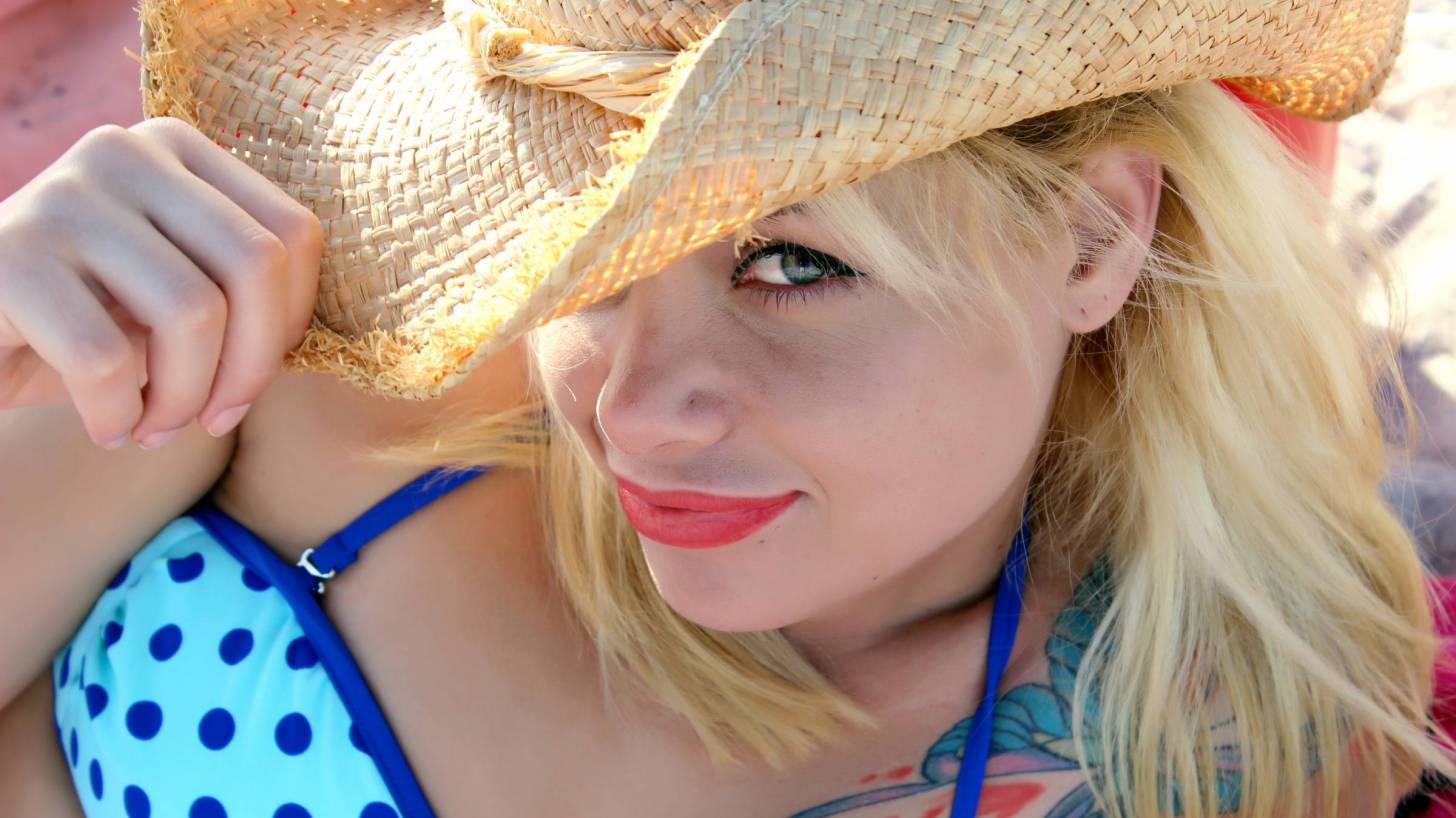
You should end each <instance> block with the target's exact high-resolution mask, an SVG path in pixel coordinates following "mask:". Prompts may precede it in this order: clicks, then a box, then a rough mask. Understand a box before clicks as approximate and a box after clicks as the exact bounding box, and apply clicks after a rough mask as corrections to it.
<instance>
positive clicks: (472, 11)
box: [444, 0, 680, 119]
mask: <svg viewBox="0 0 1456 818" xmlns="http://www.w3.org/2000/svg"><path fill="white" fill-rule="evenodd" d="M444 11H445V19H446V20H448V21H449V22H451V23H453V24H454V25H455V27H456V28H457V29H459V31H460V37H461V39H462V41H463V42H464V43H465V47H466V49H467V50H468V51H469V52H470V53H471V54H472V55H473V56H475V57H478V58H479V60H480V68H481V72H482V73H483V74H485V75H486V76H488V77H509V78H511V79H513V80H515V81H517V82H522V83H526V84H527V85H538V86H541V87H542V88H549V89H551V90H553V91H565V92H568V93H572V94H579V95H581V96H583V97H586V98H587V99H590V100H591V101H592V102H595V103H596V104H598V105H600V106H602V107H603V108H609V109H611V110H613V111H617V112H619V113H623V114H627V115H629V116H633V117H637V118H639V119H644V118H646V117H647V115H648V114H650V113H652V111H653V110H655V109H656V107H657V104H658V102H659V101H660V97H659V96H657V92H658V90H660V89H661V88H662V85H663V81H664V80H665V79H666V77H667V75H668V72H669V69H670V68H671V66H672V61H673V59H674V58H676V57H677V56H678V54H679V53H680V52H677V51H669V50H664V49H650V50H649V49H638V50H631V51H595V50H592V49H589V48H582V47H580V46H574V45H556V44H553V43H538V42H532V41H531V40H530V37H531V32H530V31H528V30H526V29H524V28H517V27H515V26H511V25H510V24H508V23H507V22H506V21H505V20H504V19H502V18H501V16H500V14H499V13H498V12H497V11H496V10H495V9H494V8H493V7H491V6H490V5H489V3H488V2H487V3H485V4H482V3H480V2H478V0H445V4H444Z"/></svg>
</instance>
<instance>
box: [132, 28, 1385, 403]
mask: <svg viewBox="0 0 1456 818" xmlns="http://www.w3.org/2000/svg"><path fill="white" fill-rule="evenodd" d="M1065 5H1066V8H1065V9H1064V10H1063V11H1062V13H1060V14H1057V13H1052V12H1051V11H1050V10H1048V9H1040V10H1038V11H1035V12H1029V11H1028V7H1027V5H1026V4H1024V3H1020V2H1004V3H994V2H976V3H969V2H966V3H956V2H949V3H947V2H924V3H834V4H830V3H827V2H823V1H822V0H759V1H758V2H744V3H741V4H739V5H737V6H736V7H734V8H733V9H732V10H731V11H730V12H729V13H727V14H726V15H725V16H723V17H722V19H721V20H720V21H719V22H718V24H717V25H716V27H714V28H713V30H712V32H711V33H710V34H709V35H708V36H707V37H705V38H704V39H702V40H700V41H698V42H696V43H693V44H692V45H691V46H690V47H688V48H687V49H684V50H683V51H682V52H681V53H679V54H678V55H677V57H676V58H675V59H674V60H673V61H672V65H671V66H670V67H669V69H668V70H667V72H666V76H665V79H664V82H663V86H662V89H661V91H660V92H659V93H660V95H661V100H660V102H659V104H658V105H657V107H655V109H654V110H653V111H652V112H651V113H650V114H648V115H647V116H646V117H645V119H643V120H641V121H639V120H637V119H634V118H632V117H629V116H626V115H624V114H619V113H616V112H614V111H610V110H607V109H605V108H602V107H600V106H599V105H597V104H596V103H594V102H592V101H590V100H588V99H586V98H584V97H581V96H577V95H575V94H571V93H565V92H560V91H552V90H545V89H542V88H538V87H534V86H531V85H526V84H523V83H519V82H516V81H514V80H511V79H509V78H505V77H488V76H486V75H484V74H483V73H481V71H480V70H479V63H478V58H477V57H476V56H474V55H472V54H470V53H468V52H467V51H466V49H465V48H464V47H463V46H462V44H461V42H460V38H459V35H458V33H457V31H456V30H455V28H454V27H453V26H451V25H449V24H448V23H446V21H445V20H444V18H443V15H442V13H441V10H440V7H439V6H438V5H437V4H434V3H430V2H419V1H417V0H388V2H374V3H371V4H367V7H364V4H348V5H341V4H338V3H336V2H333V1H332V0H295V2H291V3H290V2H285V1H284V0H233V2H227V3H216V2H209V1H208V0H145V2H143V4H142V8H141V12H142V19H143V23H144V28H145V31H146V32H147V33H148V36H147V40H148V41H147V42H146V43H145V51H144V53H143V66H144V70H145V71H146V80H145V82H144V88H143V92H144V99H145V105H146V114H147V115H148V116H158V115H172V116H178V117H181V118H183V119H186V120H188V121H189V122H191V123H193V124H194V125H195V126H197V127H198V128H199V130H201V131H203V132H204V133H206V134H207V135H208V136H210V137H212V138H213V139H215V140H216V141H217V142H218V143H219V144H221V145H223V146H224V147H227V148H229V149H230V150H232V151H233V152H234V153H235V154H236V155H238V156H239V157H240V158H241V159H243V161H245V162H247V163H248V164H250V165H251V166H253V167H254V168H256V169H258V170H259V171H260V172H262V173H263V174H264V175H265V176H267V177H268V178H270V179H271V180H273V181H274V182H275V183H276V184H278V185H279V186H280V187H282V188H283V189H284V190H285V191H286V192H288V193H289V194H290V195H292V196H293V197H294V198H296V199H298V200H299V201H301V202H303V203H304V204H306V205H308V206H310V207H311V208H312V209H313V210H314V212H315V213H317V214H318V215H319V218H320V221H321V223H322V224H323V226H324V229H325V247H324V256H323V259H322V264H321V279H320V288H319V303H318V308H317V310H316V314H315V321H314V326H313V327H312V328H311V329H310V330H309V332H308V334H307V336H306V337H305V340H304V343H303V345H302V347H301V348H300V349H298V350H297V351H295V352H294V354H293V356H292V359H291V361H290V366H291V367H293V368H305V369H310V370H314V371H320V372H330V373H333V374H336V375H338V376H340V377H344V378H346V379H348V380H350V381H352V382H354V383H356V384H358V385H359V386H360V387H362V388H364V389H367V390H369V391H372V392H376V393H380V394H388V395H396V396H401V397H408V398H429V397H435V396H438V395H439V394H440V393H441V392H443V391H444V390H445V389H448V388H449V387H450V386H451V385H452V384H454V383H456V382H458V381H459V380H460V379H461V378H463V377H464V376H465V375H467V374H468V373H469V372H470V371H471V370H473V369H474V368H476V367H477V366H478V365H479V364H480V363H481V361H483V360H484V359H485V358H486V357H488V356H489V355H491V354H492V353H494V352H496V351H498V350H499V349H501V348H502V347H503V346H505V345H506V344H508V343H510V342H511V341H512V340H515V339H516V338H517V337H519V336H520V335H521V333H523V332H525V331H526V330H529V329H530V328H532V327H534V326H536V325H538V324H539V323H541V322H543V321H545V320H549V319H551V318H554V317H559V316H561V315H565V314H568V313H570V312H572V311H574V310H577V309H580V308H581V307H583V306H586V305H588V304H590V303H592V302H594V301H596V300H598V299H600V298H604V297H606V296H608V295H610V294H612V293H614V292H616V291H618V290H619V289H621V288H622V287H624V286H626V285H627V284H628V283H630V282H631V281H632V280H634V279H636V278H638V277H641V276H644V275H651V274H653V273H655V272H657V271H658V270H661V269H662V268H663V267H665V266H667V265H669V264H671V263H672V262H673V261H675V260H677V259H679V258H681V257H683V256H685V255H687V254H689V253H692V252H694V251H695V250H697V249H699V248H701V247H703V246H705V245H707V244H709V243H712V242H715V241H719V240H722V239H723V238H725V237H727V236H730V235H733V234H734V233H735V232H737V231H739V230H741V229H743V228H744V227H745V226H746V225H749V224H751V222H752V221H753V220H754V219H756V218H758V217H760V216H762V215H763V214H766V213H768V212H770V211H772V210H775V209H777V208H780V207H783V206H785V205H788V204H791V203H794V202H797V201H800V200H803V199H805V198H808V197H810V196H813V195H815V194H817V193H820V192H823V191H825V190H829V189H831V188H834V187H837V186H839V185H844V184H849V183H852V182H855V181H858V180H860V179H864V178H866V177H868V176H870V175H873V174H875V173H878V172H880V171H883V170H886V169H888V168H890V167H893V166H895V165H897V164H899V163H901V162H905V161H908V160H911V159H914V158H917V157H920V156H924V155H926V154H929V153H932V152H934V151H937V150H940V149H943V148H945V147H947V146H949V145H950V144H952V143H954V142H956V141H958V140H960V139H965V138H969V137H971V136H975V135H977V134H979V133H982V132H984V131H987V130H991V129H994V128H997V127H1001V126H1003V125H1007V124H1010V123H1012V122H1016V121H1018V120H1021V119H1024V118H1027V117H1030V116H1035V115H1037V114H1040V113H1045V112H1047V111H1053V110H1058V109H1060V108H1064V107H1067V106H1070V105H1074V104H1077V103H1080V102H1084V101H1088V100H1092V99H1097V98H1101V97H1107V96H1115V95H1119V94H1123V93H1129V92H1132V91H1137V90H1143V89H1147V88H1157V87H1167V86H1170V85H1174V84H1177V83H1181V82H1187V81H1192V80H1199V79H1215V78H1236V79H1235V82H1237V84H1239V85H1240V86H1241V87H1243V88H1244V89H1246V90H1247V91H1249V92H1250V93H1251V94H1253V95H1255V96H1257V97H1259V98H1261V99H1264V100H1266V101H1268V102H1271V103H1273V104H1275V105H1277V106H1279V107H1281V108H1284V109H1286V110H1289V111H1291V112H1293V113H1295V114H1298V115H1301V116H1305V117H1309V118H1314V119H1325V120H1335V119H1341V118H1344V117H1347V116H1350V115H1351V114H1353V113H1355V112H1357V111H1359V110H1362V109H1363V108H1365V107H1366V106H1367V105H1368V104H1369V102H1370V101H1371V99H1373V97H1374V96H1375V94H1376V93H1378V91H1379V89H1380V87H1381V85H1382V84H1383V83H1384V80H1385V78H1386V76H1387V75H1388V73H1389V71H1390V68H1391V66H1392V64H1393V61H1394V57H1395V54H1396V53H1397V51H1398V49H1399V45H1400V38H1401V32H1402V26H1403V21H1404V16H1405V5H1406V4H1405V2H1404V0H1401V1H1400V2H1392V1H1391V0H1376V1H1375V2H1360V3H1348V2H1339V1H1338V0H1328V1H1327V2H1314V3H1309V2H1287V3H1270V4H1268V6H1269V8H1268V9H1267V10H1265V11H1263V12H1258V13H1250V12H1243V13H1240V14H1238V15H1237V16H1230V14H1229V13H1228V12H1227V11H1224V10H1215V9H1213V8H1212V7H1211V6H1212V5H1214V4H1208V3H1201V2H1198V3H1196V2H1188V3H1184V4H1170V5H1166V6H1165V7H1164V8H1163V10H1161V11H1158V10H1153V9H1155V7H1154V6H1153V5H1152V4H1142V3H1139V4H1129V5H1132V6H1136V9H1135V11H1136V13H1125V14H1121V15H1113V14H1109V10H1110V9H1122V7H1123V4H1118V3H1101V4H1080V3H1067V4H1065Z"/></svg>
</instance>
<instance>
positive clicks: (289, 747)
mask: <svg viewBox="0 0 1456 818" xmlns="http://www.w3.org/2000/svg"><path fill="white" fill-rule="evenodd" d="M273 739H274V741H276V742H278V749H280V750H282V751H283V752H284V753H287V754H288V755H291V756H296V755H301V754H302V753H303V752H304V751H305V750H307V749H308V745H309V744H311V743H313V728H312V727H310V726H309V723H308V717H306V716H304V715H303V714H302V713H289V714H288V715H286V716H284V717H283V718H281V719H279V720H278V727H277V729H275V730H274V731H273Z"/></svg>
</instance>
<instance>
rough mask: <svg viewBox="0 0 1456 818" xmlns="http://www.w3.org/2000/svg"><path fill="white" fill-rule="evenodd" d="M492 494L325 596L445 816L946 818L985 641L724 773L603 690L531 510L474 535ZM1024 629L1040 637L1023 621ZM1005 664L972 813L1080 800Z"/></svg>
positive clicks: (440, 514) (660, 716)
mask: <svg viewBox="0 0 1456 818" xmlns="http://www.w3.org/2000/svg"><path fill="white" fill-rule="evenodd" d="M495 488H497V489H498V488H500V487H499V486H497V487H495ZM505 493H506V494H507V495H510V494H511V492H510V491H506V492H505ZM493 495H494V492H493V490H492V487H491V486H489V485H487V484H484V483H482V484H481V485H480V486H479V487H478V488H474V489H472V491H471V492H468V493H467V492H464V490H461V493H460V494H459V496H458V497H456V498H454V501H451V502H448V503H447V501H444V500H442V501H440V503H439V504H438V507H432V508H431V510H430V511H429V512H428V513H422V514H421V515H420V516H419V518H418V520H417V521H416V522H412V523H411V524H409V525H408V526H406V525H404V524H402V525H401V526H400V527H399V528H398V529H396V530H395V531H392V532H390V533H388V534H386V535H385V536H384V537H381V538H380V540H379V541H377V542H376V543H374V544H373V545H371V546H370V549H372V552H366V556H365V557H363V558H361V560H360V562H359V563H356V564H355V565H354V566H353V567H352V568H351V569H350V572H349V573H348V574H347V575H345V576H342V577H340V579H339V581H338V582H337V583H336V584H334V585H333V586H331V588H330V590H329V592H328V593H329V597H330V598H329V599H328V601H327V603H326V609H327V610H328V611H329V613H330V617H331V618H332V620H333V621H334V622H335V624H336V626H337V627H338V628H339V630H340V632H341V634H342V635H343V636H344V638H345V640H346V641H347V642H348V644H349V645H350V646H351V648H352V650H353V651H354V654H355V656H356V658H357V660H358V661H359V664H360V666H361V668H362V669H363V671H364V673H365V675H366V676H367V677H368V679H369V680H370V684H371V686H372V687H373V689H374V692H375V695H376V697H377V698H378V699H379V701H380V704H381V707H382V708H383V709H384V711H385V713H386V715H387V718H388V719H389V721H390V723H391V725H392V727H393V728H394V730H395V732H396V734H397V736H398V737H399V740H400V743H401V745H402V747H403V749H404V751H405V754H406V756H407V757H408V758H409V759H410V763H411V765H412V766H413V768H414V770H415V772H416V775H417V776H418V778H419V780H420V783H421V786H422V787H423V788H424V790H425V792H426V794H427V796H428V797H429V799H430V800H431V802H432V804H434V806H435V808H436V810H437V812H438V813H439V814H440V815H442V816H456V815H478V814H499V815H509V814H521V815H532V816H563V818H566V817H567V816H580V815H593V816H600V817H601V818H613V817H614V816H617V815H621V816H624V817H625V816H629V815H630V816H637V817H638V818H641V817H642V816H648V817H649V818H655V817H656V816H661V817H662V818H668V816H682V815H695V816H705V818H706V817H709V816H720V815H721V816H723V818H730V816H731V817H732V818H743V816H764V818H769V816H773V817H774V818H821V816H859V818H910V817H911V816H916V817H917V818H949V816H950V807H951V803H952V799H953V796H954V793H955V787H956V781H957V775H958V773H959V770H960V766H961V759H960V755H959V753H960V750H961V748H962V746H963V743H964V741H963V738H961V735H962V732H963V731H964V730H965V729H966V726H967V724H966V722H967V717H968V715H969V713H970V711H971V709H972V701H973V699H974V698H975V696H976V695H977V694H978V692H979V691H978V690H976V689H975V684H974V679H975V678H976V672H977V669H978V667H979V664H980V662H981V661H982V656H983V655H984V641H983V640H982V639H977V638H975V636H974V634H973V635H972V636H971V638H969V639H967V640H965V642H964V644H961V645H949V644H948V645H946V646H944V647H943V649H942V650H941V651H939V653H938V655H935V656H927V655H917V656H914V657H907V658H906V660H905V662H904V663H903V665H901V666H899V667H893V668H885V669H884V671H883V673H881V674H880V675H879V676H878V677H876V679H875V681H874V683H873V684H869V683H866V684H865V686H864V688H863V690H862V691H861V692H863V694H864V699H865V700H867V701H872V702H873V706H874V712H876V714H877V715H878V716H880V717H881V718H882V720H883V722H884V724H885V725H886V727H885V729H883V730H881V731H879V732H876V733H873V734H871V733H863V732H861V733H853V734H850V735H848V736H847V737H846V740H845V742H844V743H843V744H842V745H840V746H837V747H833V748H830V749H829V750H828V751H826V752H824V753H823V754H821V755H820V756H819V757H817V758H815V759H814V760H813V761H811V762H805V763H800V764H796V765H793V766H790V767H789V768H787V769H784V770H777V771H776V770H773V769H771V768H769V767H768V766H767V765H764V764H761V763H747V764H745V766H744V767H742V768H740V769H729V770H725V769H718V768H715V767H714V766H713V765H712V764H711V763H710V762H709V760H708V758H707V756H706V754H705V753H704V752H703V751H702V749H701V745H700V744H699V743H698V741H697V738H696V736H695V735H694V734H693V733H692V732H691V730H689V729H688V728H687V727H686V725H685V722H683V721H681V720H680V719H679V718H677V717H676V716H675V714H673V713H671V712H669V711H668V710H667V709H666V708H663V707H659V706H656V705H654V704H653V703H652V702H651V701H650V700H649V699H648V698H647V697H645V696H642V695H638V694H637V693H635V692H634V691H633V690H632V689H630V688H627V687H624V686H622V685H614V686H613V688H612V690H613V698H612V699H611V700H610V701H609V700H608V699H607V698H606V696H605V694H604V693H603V690H602V685H601V683H600V678H601V677H600V675H599V669H598V666H597V662H596V655H595V652H594V649H593V647H592V646H591V644H590V641H589V640H588V639H587V638H586V637H585V635H584V634H583V633H582V632H581V630H580V628H579V626H578V625H577V624H576V623H575V620H574V619H573V618H572V616H571V614H570V612H569V608H568V605H567V603H566V601H565V600H564V599H563V598H562V597H561V596H560V594H559V593H557V592H556V591H555V590H554V587H553V585H552V583H551V582H550V579H549V578H550V573H549V570H550V569H549V565H548V563H547V561H546V560H545V559H544V558H538V557H541V555H542V554H543V551H542V549H541V545H540V542H539V539H537V538H535V536H534V535H533V526H534V520H533V519H531V518H530V517H529V515H526V514H520V515H518V516H517V517H511V516H509V515H505V514H502V513H496V514H492V515H490V517H491V521H490V522H491V525H490V527H489V528H490V530H491V531H493V532H495V534H494V535H492V537H490V538H486V542H485V543H484V544H483V543H482V542H481V537H480V533H481V531H482V530H483V529H484V527H485V526H484V523H485V522H486V521H484V520H481V519H480V518H479V510H480V509H481V508H505V507H521V508H524V507H527V506H526V503H525V502H524V501H525V500H528V499H529V498H528V497H525V496H511V497H499V496H493ZM517 501H520V504H519V506H517ZM495 537H514V539H512V540H511V542H510V543H504V542H502V541H500V540H497V539H495ZM519 543H528V544H529V545H528V546H527V547H523V548H518V547H515V546H516V545H517V544H519ZM533 555H535V556H533ZM1028 626H1029V627H1028V631H1027V632H1026V633H1027V635H1028V637H1029V638H1034V639H1036V640H1037V641H1038V643H1040V642H1041V641H1044V639H1045V637H1044V636H1038V635H1037V634H1035V633H1033V631H1035V630H1039V629H1040V628H1039V625H1038V623H1037V622H1036V621H1035V617H1034V616H1033V617H1029V620H1028ZM1016 671H1017V673H1016V675H1015V677H1014V678H1011V679H1009V680H1008V682H1007V684H1006V685H1004V686H1003V690H1008V689H1009V690H1017V689H1018V688H1019V689H1020V692H1019V693H1018V694H1017V695H1016V696H1015V697H1013V698H1011V699H1006V698H1004V697H1003V704H1002V707H1001V710H1002V712H1001V713H999V714H998V715H999V716H1000V721H1001V722H1003V723H1004V726H1003V727H1002V729H1001V730H1000V731H999V732H998V739H999V741H1000V742H1001V743H1002V744H1008V745H1009V744H1014V743H1015V742H1018V741H1019V742H1022V744H1021V745H1019V746H1017V747H1016V748H1015V750H1013V751H1010V752H1004V753H1002V754H1001V755H1000V756H999V757H997V758H994V759H993V760H992V763H991V770H992V772H991V774H990V775H989V776H988V779H987V781H986V783H985V785H984V786H983V790H982V803H983V808H982V814H983V815H998V816H1007V817H1008V818H1009V816H1039V815H1045V814H1053V808H1054V807H1056V806H1057V805H1058V804H1059V803H1060V802H1062V801H1064V800H1066V799H1069V798H1070V799H1072V800H1073V801H1076V800H1078V799H1080V798H1083V797H1086V798H1088V800H1090V794H1087V793H1085V791H1084V790H1080V789H1079V788H1081V785H1082V783H1083V778H1082V776H1081V773H1080V771H1079V770H1077V769H1076V768H1075V764H1071V763H1067V762H1066V760H1065V759H1058V758H1056V757H1055V754H1051V755H1048V754H1047V753H1045V752H1038V750H1037V748H1036V747H1034V746H1033V745H1055V744H1056V743H1057V742H1058V741H1062V742H1063V744H1064V746H1065V739H1066V738H1067V737H1066V736H1057V735H1055V733H1057V729H1058V728H1056V727H1055V726H1051V727H1049V725H1052V724H1053V722H1054V721H1055V719H1054V718H1050V719H1049V718H1048V716H1049V715H1052V714H1053V713H1054V708H1057V707H1059V706H1060V705H1059V704H1057V703H1055V699H1056V696H1057V695H1058V693H1057V692H1056V691H1054V690H1053V689H1052V688H1051V686H1050V685H1048V684H1042V683H1038V682H1036V681H1033V679H1034V678H1035V677H1037V676H1038V674H1040V675H1041V676H1042V677H1043V678H1044V676H1045V665H1044V663H1042V662H1040V661H1037V662H1034V663H1029V664H1025V665H1023V666H1022V667H1019V668H1017V669H1016ZM1038 707H1039V708H1043V710H1044V711H1045V712H1031V710H1029V709H1028V708H1032V709H1035V708H1038ZM1048 708H1052V709H1048ZM1074 814H1075V813H1074ZM957 818H959V817H957Z"/></svg>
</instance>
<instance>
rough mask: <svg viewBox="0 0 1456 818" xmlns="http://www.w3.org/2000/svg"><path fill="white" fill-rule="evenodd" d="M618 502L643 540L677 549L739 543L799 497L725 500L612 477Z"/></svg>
mask: <svg viewBox="0 0 1456 818" xmlns="http://www.w3.org/2000/svg"><path fill="white" fill-rule="evenodd" d="M617 498H618V499H619V500H621V501H622V511H624V512H625V513H626V514H627V519H628V521H630V522H631V523H632V527H633V528H635V529H637V531H638V532H640V533H641V534H642V535H643V536H645V537H647V538H649V539H652V540H654V541H656V542H660V543H663V544H664V545H673V546H677V547H679V548H713V547H715V546H719V545H728V544H729V543H735V542H738V541H739V540H742V539H744V538H745V537H747V536H748V535H749V534H752V533H753V532H755V531H757V530H759V529H760V528H763V527H764V526H766V525H768V524H769V523H770V522H772V521H773V520H774V518H776V517H778V516H779V515H780V514H782V513H784V512H785V511H787V510H788V508H789V506H791V505H793V504H794V501H795V500H797V499H798V498H799V492H797V491H791V492H789V493H787V494H781V495H779V496H777V497H725V496H723V495H721V494H704V493H702V492H697V491H650V490H648V489H645V488H643V487H642V486H639V485H637V484H636V483H633V482H631V481H629V480H623V479H622V478H620V477H619V478H617Z"/></svg>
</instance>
